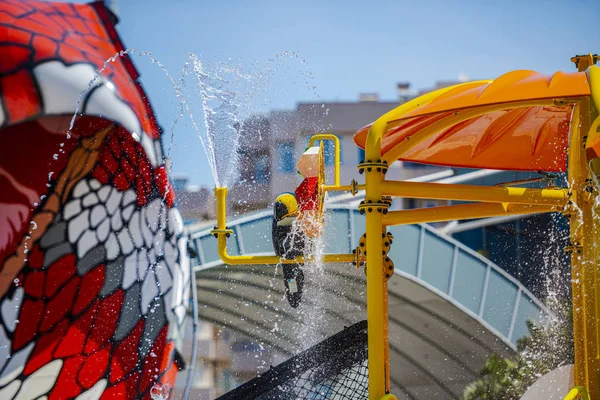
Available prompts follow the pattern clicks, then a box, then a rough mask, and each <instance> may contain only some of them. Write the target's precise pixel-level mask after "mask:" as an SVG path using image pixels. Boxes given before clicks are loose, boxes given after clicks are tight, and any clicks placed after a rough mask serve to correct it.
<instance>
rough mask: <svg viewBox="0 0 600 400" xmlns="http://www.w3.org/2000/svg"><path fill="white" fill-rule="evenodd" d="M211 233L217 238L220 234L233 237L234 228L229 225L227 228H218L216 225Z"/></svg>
mask: <svg viewBox="0 0 600 400" xmlns="http://www.w3.org/2000/svg"><path fill="white" fill-rule="evenodd" d="M210 233H211V234H212V235H213V236H214V237H216V238H218V237H219V235H225V237H226V238H229V237H231V234H232V233H233V230H232V229H229V228H227V227H226V228H225V229H217V227H215V229H213V230H211V231H210Z"/></svg>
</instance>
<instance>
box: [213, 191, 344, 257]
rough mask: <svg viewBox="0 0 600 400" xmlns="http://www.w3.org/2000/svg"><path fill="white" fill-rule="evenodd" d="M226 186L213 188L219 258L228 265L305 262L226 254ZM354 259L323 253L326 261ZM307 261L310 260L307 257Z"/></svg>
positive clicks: (342, 255)
mask: <svg viewBox="0 0 600 400" xmlns="http://www.w3.org/2000/svg"><path fill="white" fill-rule="evenodd" d="M227 193H228V190H227V188H215V197H216V198H217V230H218V231H220V232H216V235H217V248H218V251H219V258H220V259H221V261H223V262H224V263H225V264H229V265H255V264H258V265H260V264H264V265H277V264H302V263H304V262H305V260H304V257H298V258H295V259H293V260H288V259H285V258H281V257H279V256H276V255H272V256H251V255H250V256H232V255H229V254H227V233H226V232H225V231H226V230H227V222H226V218H227V216H226V213H227V201H226V199H227ZM354 260H355V256H354V254H325V255H323V262H326V263H333V262H337V263H351V262H353V261H354ZM308 261H312V259H309V260H308Z"/></svg>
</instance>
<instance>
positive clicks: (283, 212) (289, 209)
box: [273, 192, 298, 221]
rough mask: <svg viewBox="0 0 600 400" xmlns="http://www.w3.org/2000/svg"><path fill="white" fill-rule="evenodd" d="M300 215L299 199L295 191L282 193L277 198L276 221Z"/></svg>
mask: <svg viewBox="0 0 600 400" xmlns="http://www.w3.org/2000/svg"><path fill="white" fill-rule="evenodd" d="M296 215H298V201H297V200H296V196H295V195H294V194H293V193H289V192H286V193H282V194H280V195H279V196H277V198H276V199H275V206H274V209H273V217H274V218H275V221H281V220H283V219H284V218H287V217H292V216H296Z"/></svg>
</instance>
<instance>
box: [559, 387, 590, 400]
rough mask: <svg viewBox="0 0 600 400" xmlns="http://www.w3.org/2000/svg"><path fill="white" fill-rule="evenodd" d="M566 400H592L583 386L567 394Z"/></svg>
mask: <svg viewBox="0 0 600 400" xmlns="http://www.w3.org/2000/svg"><path fill="white" fill-rule="evenodd" d="M565 400H590V395H589V393H588V391H587V390H585V388H584V387H583V386H575V387H574V388H573V389H571V390H570V391H569V393H567V396H566V397H565Z"/></svg>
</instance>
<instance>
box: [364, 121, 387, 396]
mask: <svg viewBox="0 0 600 400" xmlns="http://www.w3.org/2000/svg"><path fill="white" fill-rule="evenodd" d="M378 121H379V120H378ZM381 129H382V127H381V125H378V123H377V121H375V123H374V124H373V126H372V127H371V130H370V131H369V134H368V135H367V143H366V150H365V153H366V157H367V159H377V158H379V155H380V153H381V137H382V132H381V131H380V130H381ZM365 186H366V193H365V199H366V200H367V201H369V200H370V201H372V202H378V201H380V200H381V196H382V174H381V172H377V171H376V170H375V169H374V168H373V169H372V170H371V171H368V170H367V172H366V177H365ZM382 217H383V214H381V213H376V212H371V213H367V216H366V229H367V232H366V234H367V238H366V242H367V246H366V247H367V253H366V256H367V266H368V268H367V320H368V346H369V350H368V352H369V361H368V366H369V400H380V399H381V398H382V397H383V396H384V395H385V394H386V382H387V380H388V374H389V370H387V369H386V364H387V361H386V359H385V357H386V354H385V353H386V351H385V345H386V342H387V340H388V339H387V338H386V337H385V335H386V332H385V325H386V321H385V318H386V316H387V310H386V309H385V297H384V292H385V290H386V285H385V282H384V278H383V256H382V249H383V243H382V240H381V232H382V229H383V221H382Z"/></svg>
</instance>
